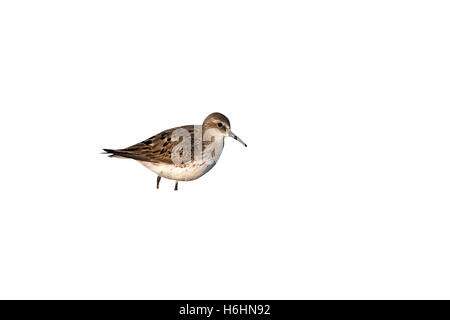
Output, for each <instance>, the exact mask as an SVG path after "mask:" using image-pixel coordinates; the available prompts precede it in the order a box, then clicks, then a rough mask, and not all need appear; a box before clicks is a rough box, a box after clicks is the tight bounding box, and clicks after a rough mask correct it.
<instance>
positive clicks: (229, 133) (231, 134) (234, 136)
mask: <svg viewBox="0 0 450 320" xmlns="http://www.w3.org/2000/svg"><path fill="white" fill-rule="evenodd" d="M228 136H229V137H231V138H233V139H234V140H237V141H239V142H240V143H242V144H243V145H244V146H246V147H247V144H246V143H245V142H244V141H242V140H241V138H239V137H238V136H237V135H235V134H234V133H233V132H232V131H231V130H228Z"/></svg>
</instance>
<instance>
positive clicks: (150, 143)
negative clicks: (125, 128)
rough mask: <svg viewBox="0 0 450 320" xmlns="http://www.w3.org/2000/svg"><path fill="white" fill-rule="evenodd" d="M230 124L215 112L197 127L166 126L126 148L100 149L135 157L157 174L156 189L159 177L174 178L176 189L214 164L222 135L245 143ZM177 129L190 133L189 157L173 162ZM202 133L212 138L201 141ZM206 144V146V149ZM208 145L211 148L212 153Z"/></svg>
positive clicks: (118, 155) (178, 141)
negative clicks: (162, 129)
mask: <svg viewBox="0 0 450 320" xmlns="http://www.w3.org/2000/svg"><path fill="white" fill-rule="evenodd" d="M230 127H231V126H230V121H229V120H228V118H227V117H226V116H224V115H223V114H221V113H217V112H216V113H212V114H210V115H209V116H208V117H206V119H205V120H204V121H203V124H202V125H201V126H194V125H187V126H181V127H176V128H172V129H167V130H164V131H162V132H160V133H158V134H157V135H154V136H153V137H151V138H148V139H146V140H144V141H142V142H139V143H137V144H134V145H132V146H130V147H128V148H125V149H117V150H113V149H104V151H105V152H106V153H108V154H110V156H111V157H121V158H131V159H134V160H137V161H138V162H140V163H141V164H143V165H144V166H145V167H147V168H148V169H150V170H152V171H154V172H155V173H156V174H158V179H157V188H159V181H160V179H161V176H162V177H164V178H167V179H172V180H176V181H177V184H176V186H175V190H177V189H178V181H190V180H195V179H197V178H199V177H201V176H202V175H204V174H205V173H207V172H208V171H209V170H210V169H211V168H212V167H214V165H215V164H216V163H217V161H218V159H219V157H220V155H221V152H222V149H223V145H224V138H225V137H227V136H231V137H233V138H234V139H236V140H238V141H240V142H241V143H242V144H244V145H245V146H247V145H246V144H245V143H244V142H243V141H242V140H240V139H239V138H238V137H237V136H236V135H234V134H233V133H232V132H231V130H230ZM178 129H184V130H186V131H184V132H185V133H188V134H189V136H190V150H191V152H190V157H188V160H187V161H183V163H178V162H174V160H173V159H174V157H173V152H177V150H176V148H175V147H176V146H177V145H179V144H180V141H181V139H179V137H178V136H176V135H174V132H175V134H176V133H178V132H179V131H177V130H178ZM182 132H183V131H182ZM205 132H211V133H212V134H213V135H214V137H213V138H211V139H207V140H204V139H203V138H204V137H203V134H204V133H205ZM174 137H175V138H176V139H175V138H174ZM211 144H212V145H211ZM200 146H201V147H200ZM208 146H209V147H210V149H208ZM211 148H212V149H213V150H212V152H211ZM199 150H201V151H200V153H201V155H202V156H201V157H200V158H198V153H199ZM208 150H209V151H208ZM196 151H197V153H196ZM178 152H179V153H178V154H179V155H180V156H183V150H181V151H180V150H179V149H178ZM206 152H211V155H212V158H211V159H210V160H209V161H207V160H204V159H205V158H206V157H204V155H205V154H206Z"/></svg>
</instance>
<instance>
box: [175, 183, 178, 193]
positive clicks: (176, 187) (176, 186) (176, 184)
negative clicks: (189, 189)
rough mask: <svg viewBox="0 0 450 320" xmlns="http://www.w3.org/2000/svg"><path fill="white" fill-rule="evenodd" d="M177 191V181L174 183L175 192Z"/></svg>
mask: <svg viewBox="0 0 450 320" xmlns="http://www.w3.org/2000/svg"><path fill="white" fill-rule="evenodd" d="M177 190H178V181H177V182H175V191H177Z"/></svg>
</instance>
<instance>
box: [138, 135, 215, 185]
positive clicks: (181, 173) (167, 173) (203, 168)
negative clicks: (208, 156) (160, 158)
mask: <svg viewBox="0 0 450 320" xmlns="http://www.w3.org/2000/svg"><path fill="white" fill-rule="evenodd" d="M216 150H217V153H216V155H215V157H214V158H213V159H212V161H208V162H205V161H199V162H195V161H194V162H190V163H188V164H186V165H184V166H179V165H175V164H173V163H172V164H155V163H152V162H146V161H139V162H140V163H141V164H142V165H144V166H145V167H146V168H147V169H150V170H151V171H153V172H154V173H156V174H157V175H159V176H161V177H163V178H166V179H171V180H177V181H191V180H195V179H198V178H200V177H201V176H203V175H204V174H205V173H207V172H208V171H209V170H211V169H212V168H213V167H214V166H215V165H216V163H217V161H218V160H219V157H220V155H221V154H222V150H223V140H222V141H221V142H220V145H218V149H216Z"/></svg>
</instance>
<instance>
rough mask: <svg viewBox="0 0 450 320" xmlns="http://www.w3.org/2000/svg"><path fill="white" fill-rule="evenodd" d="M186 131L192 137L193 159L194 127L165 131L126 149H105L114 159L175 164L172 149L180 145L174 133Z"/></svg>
mask: <svg viewBox="0 0 450 320" xmlns="http://www.w3.org/2000/svg"><path fill="white" fill-rule="evenodd" d="M179 128H182V129H185V130H187V132H188V133H189V134H190V136H191V151H192V152H191V157H193V153H194V152H193V148H194V143H193V137H194V126H193V125H190V126H182V127H177V128H172V129H168V130H164V131H162V132H160V133H158V134H157V135H154V136H153V137H150V138H148V139H146V140H144V141H142V142H139V143H137V144H134V145H132V146H130V147H128V148H125V149H118V150H112V149H104V150H105V151H106V152H107V153H110V154H111V156H112V157H114V156H117V157H125V158H131V159H135V160H139V161H147V162H152V163H161V164H173V161H172V149H173V148H174V147H175V146H176V145H177V144H179V143H180V141H178V140H172V133H173V132H174V131H175V130H176V129H179Z"/></svg>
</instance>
